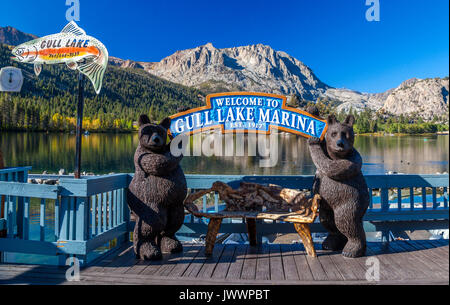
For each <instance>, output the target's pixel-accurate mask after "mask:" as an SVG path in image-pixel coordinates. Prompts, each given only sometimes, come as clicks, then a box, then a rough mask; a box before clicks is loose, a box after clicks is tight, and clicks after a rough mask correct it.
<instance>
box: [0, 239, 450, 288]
mask: <svg viewBox="0 0 450 305" xmlns="http://www.w3.org/2000/svg"><path fill="white" fill-rule="evenodd" d="M316 248H317V249H318V251H317V252H318V258H316V259H315V258H311V257H309V256H307V255H306V253H305V250H304V248H303V246H302V245H301V244H292V245H286V244H281V245H279V244H272V245H261V246H259V247H250V246H248V245H217V246H216V247H215V248H214V253H213V256H212V257H209V258H208V257H206V256H205V255H204V247H203V246H201V245H196V244H185V245H184V252H183V253H182V254H177V255H165V256H164V259H163V260H161V261H156V262H142V261H138V260H136V259H135V257H134V253H133V249H132V245H131V244H130V243H128V244H125V245H123V246H122V247H120V248H119V249H117V250H115V251H114V252H112V253H110V254H109V255H108V256H106V257H104V258H103V259H101V260H100V261H97V262H94V263H92V264H91V265H89V266H87V267H85V268H82V269H81V275H80V281H79V282H68V281H66V276H65V274H66V271H67V267H49V266H30V265H9V264H1V265H0V284H31V285H39V284H46V285H47V284H64V285H67V284H68V285H81V284H88V285H91V284H99V285H117V284H126V285H134V284H150V285H153V284H156V285H164V284H168V285H171V284H176V285H218V284H226V285H230V284H237V285H239V284H250V285H264V284H268V285H274V284H276V285H279V284H295V285H298V284H344V285H345V284H370V285H373V284H430V285H431V284H432V285H435V284H444V285H448V284H449V242H448V240H423V241H395V242H391V243H389V244H382V243H368V256H367V257H363V258H358V259H345V258H343V257H342V255H341V254H339V253H334V252H329V251H323V250H321V247H320V245H318V244H317V245H316ZM368 258H377V259H378V261H379V262H380V269H379V271H380V272H379V275H380V281H370V282H369V281H367V280H366V272H367V270H368V268H369V266H367V265H366V264H369V263H370V265H371V264H372V263H373V261H376V260H370V261H367V259H368ZM371 262H372V263H371Z"/></svg>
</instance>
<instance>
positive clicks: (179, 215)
mask: <svg viewBox="0 0 450 305" xmlns="http://www.w3.org/2000/svg"><path fill="white" fill-rule="evenodd" d="M169 127H170V119H169V118H166V119H164V120H163V121H162V122H161V124H159V125H156V124H151V122H150V119H149V118H148V117H147V116H146V115H142V116H141V117H140V118H139V145H138V148H137V150H136V153H135V156H134V164H135V167H136V171H135V174H134V177H133V180H132V181H131V184H130V187H129V192H128V205H129V207H130V209H131V211H132V212H133V214H134V215H135V218H136V226H135V228H134V234H133V242H134V251H135V253H136V257H137V258H138V259H142V260H157V259H161V257H162V254H161V253H176V252H181V251H182V250H183V248H182V245H181V243H180V242H179V241H178V240H177V238H176V237H175V233H176V232H177V231H178V230H179V229H180V228H181V226H182V224H183V221H184V207H183V201H184V199H185V198H186V193H187V188H186V178H185V176H184V173H183V170H182V169H181V167H180V165H179V163H180V161H181V159H182V158H183V156H180V157H174V156H173V155H172V154H171V153H170V146H169V145H168V144H167V143H166V142H167V130H168V129H169Z"/></svg>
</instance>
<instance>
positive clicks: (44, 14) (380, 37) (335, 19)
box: [0, 0, 449, 92]
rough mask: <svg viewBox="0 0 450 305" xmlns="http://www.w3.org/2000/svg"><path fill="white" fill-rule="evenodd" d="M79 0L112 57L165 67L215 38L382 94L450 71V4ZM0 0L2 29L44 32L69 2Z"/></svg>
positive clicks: (335, 82) (331, 81) (91, 31)
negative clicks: (374, 18) (288, 58)
mask: <svg viewBox="0 0 450 305" xmlns="http://www.w3.org/2000/svg"><path fill="white" fill-rule="evenodd" d="M379 2H380V21H379V22H368V21H367V20H366V18H365V15H366V10H367V9H368V8H369V6H366V0H339V1H336V0H314V1H313V0H292V1H287V0H276V1H275V0H272V1H266V0H259V1H246V0H228V1H213V0H200V1H193V0H172V1H166V0H159V1H143V0H140V1H139V0H126V1H125V0H123V1H117V0H96V1H92V0H80V4H81V7H80V8H81V16H80V17H81V20H80V22H78V24H79V25H80V26H81V27H82V28H84V29H85V30H86V32H87V33H88V35H92V36H94V37H96V38H98V39H100V40H101V41H102V42H103V43H104V44H105V45H106V46H107V48H108V50H109V53H110V55H112V56H116V57H120V58H124V59H128V58H129V59H133V60H140V61H160V60H161V59H162V58H164V57H166V56H168V55H171V54H172V53H174V52H175V51H177V50H182V49H188V48H193V47H196V46H198V45H202V44H206V43H207V42H212V43H213V45H214V46H215V47H217V48H224V47H234V46H241V45H248V44H257V43H263V44H267V45H270V46H271V47H273V48H274V49H275V50H281V51H285V52H287V53H289V54H290V55H292V56H294V57H296V58H297V59H299V60H301V61H303V62H304V63H305V64H306V65H308V66H309V67H311V68H312V69H313V71H314V72H315V74H316V75H317V76H318V77H319V78H320V79H321V80H322V81H323V82H325V83H327V84H328V85H330V86H334V87H338V88H343V87H345V88H350V89H354V90H359V91H363V92H382V91H385V90H387V89H390V88H393V87H397V86H398V85H399V84H400V83H401V82H402V81H404V80H406V79H409V78H411V77H418V78H426V77H444V76H448V74H449V72H448V71H449V13H448V11H449V1H448V0H433V1H426V0H379ZM19 3H20V5H17V2H15V1H3V0H2V1H1V3H0V26H7V25H10V26H13V27H16V28H18V29H19V30H21V31H24V32H27V33H32V34H36V35H38V36H44V35H48V34H53V33H56V32H58V31H59V30H60V29H62V28H63V27H64V25H65V24H66V23H67V21H66V18H65V15H66V10H67V9H68V6H66V0H46V1H35V0H22V1H20V2H19Z"/></svg>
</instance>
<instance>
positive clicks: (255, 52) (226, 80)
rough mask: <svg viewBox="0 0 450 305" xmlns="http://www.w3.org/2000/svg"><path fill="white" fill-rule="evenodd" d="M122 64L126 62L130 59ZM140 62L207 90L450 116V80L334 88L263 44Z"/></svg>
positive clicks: (346, 107) (358, 108) (186, 52)
mask: <svg viewBox="0 0 450 305" xmlns="http://www.w3.org/2000/svg"><path fill="white" fill-rule="evenodd" d="M122 64H123V65H124V66H127V62H123V63H122ZM138 64H139V65H141V66H143V68H144V69H145V70H146V71H147V72H149V73H150V74H153V75H156V76H158V77H161V78H164V79H167V80H170V81H172V82H175V83H180V84H183V85H186V86H191V87H196V88H198V89H200V90H202V91H203V92H205V93H213V92H220V91H257V92H258V91H261V92H270V93H278V94H285V95H291V94H295V95H297V96H299V97H300V98H301V99H304V100H308V101H315V100H316V99H317V98H321V99H328V100H331V101H334V102H337V103H338V104H339V106H338V107H337V110H338V111H344V112H348V111H350V110H351V109H352V110H355V111H358V112H359V111H363V110H364V109H367V108H369V109H371V110H374V111H382V112H385V113H391V114H394V115H399V114H405V115H407V114H419V115H420V116H421V117H422V118H423V119H425V120H431V119H432V118H434V117H441V116H448V88H449V82H448V78H443V79H440V78H436V79H427V80H419V79H411V80H407V81H405V82H403V83H402V84H401V85H400V86H399V87H398V88H394V89H390V90H388V91H386V92H382V93H377V94H371V93H362V92H358V91H354V90H349V89H340V88H333V87H331V86H329V85H327V84H325V83H323V82H322V81H320V79H319V78H318V77H317V76H316V75H315V74H314V72H313V71H312V70H311V69H310V68H309V67H308V66H306V65H305V64H304V63H303V62H301V61H299V60H297V59H296V58H294V57H292V56H290V55H288V54H287V53H285V52H281V51H275V50H273V49H272V48H271V47H269V46H265V45H262V44H258V45H250V46H243V47H235V48H225V49H217V48H215V47H214V46H213V45H212V44H211V43H208V44H206V45H204V46H200V47H197V48H194V49H188V50H183V51H178V52H176V53H174V54H173V55H170V56H168V57H166V58H164V59H163V60H161V61H160V62H158V63H147V64H143V63H138ZM144 65H145V67H144Z"/></svg>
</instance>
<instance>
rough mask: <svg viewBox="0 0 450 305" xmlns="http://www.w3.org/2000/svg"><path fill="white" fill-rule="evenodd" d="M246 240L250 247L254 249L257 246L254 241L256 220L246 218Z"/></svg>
mask: <svg viewBox="0 0 450 305" xmlns="http://www.w3.org/2000/svg"><path fill="white" fill-rule="evenodd" d="M246 223H247V232H248V240H249V242H250V246H252V247H254V246H256V244H257V240H256V220H255V219H254V218H246Z"/></svg>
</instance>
